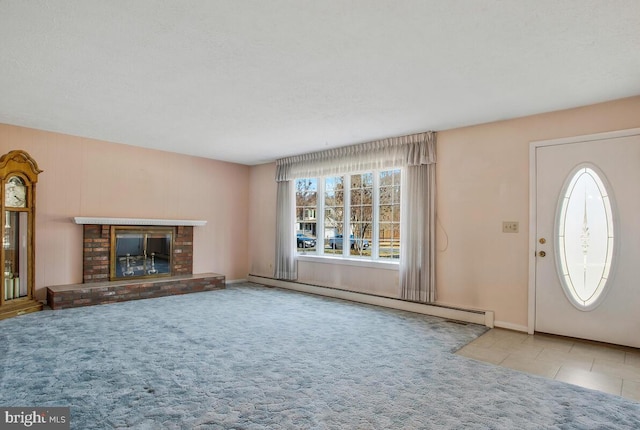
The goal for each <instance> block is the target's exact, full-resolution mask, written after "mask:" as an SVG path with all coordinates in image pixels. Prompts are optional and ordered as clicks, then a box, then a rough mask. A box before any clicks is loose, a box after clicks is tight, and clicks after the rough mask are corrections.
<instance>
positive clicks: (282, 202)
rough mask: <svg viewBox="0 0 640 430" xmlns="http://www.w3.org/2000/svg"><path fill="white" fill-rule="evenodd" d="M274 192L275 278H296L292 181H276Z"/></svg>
mask: <svg viewBox="0 0 640 430" xmlns="http://www.w3.org/2000/svg"><path fill="white" fill-rule="evenodd" d="M277 187H278V189H277V194H276V265H275V273H274V276H275V278H276V279H286V280H289V281H291V280H295V279H297V278H298V267H297V265H296V260H295V257H296V254H295V252H296V250H295V244H294V242H295V240H294V228H295V227H294V223H293V222H294V219H295V208H294V206H293V205H294V194H293V189H294V187H293V181H291V180H288V181H278V182H277Z"/></svg>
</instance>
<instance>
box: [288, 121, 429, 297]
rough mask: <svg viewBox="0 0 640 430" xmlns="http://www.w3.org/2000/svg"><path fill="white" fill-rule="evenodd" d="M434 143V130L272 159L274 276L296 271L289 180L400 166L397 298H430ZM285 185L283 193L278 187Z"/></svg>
mask: <svg viewBox="0 0 640 430" xmlns="http://www.w3.org/2000/svg"><path fill="white" fill-rule="evenodd" d="M435 144H436V133H435V132H432V131H429V132H425V133H418V134H412V135H408V136H401V137H394V138H389V139H383V140H378V141H374V142H368V143H362V144H358V145H351V146H345V147H341V148H335V149H328V150H326V151H320V152H314V153H309V154H303V155H297V156H294V157H288V158H282V159H280V160H278V161H277V162H276V181H277V182H278V203H277V205H278V214H277V217H278V219H277V226H278V227H277V231H276V234H277V239H276V243H277V249H276V277H277V278H280V279H295V275H296V269H295V255H296V254H295V248H294V245H293V242H294V241H293V233H294V232H293V225H294V216H295V214H294V211H295V209H294V208H293V207H292V205H293V188H294V187H293V185H292V184H293V182H292V181H293V180H294V179H296V178H309V177H318V176H326V175H333V174H343V173H349V172H358V171H366V170H371V169H385V168H398V167H403V168H404V170H403V185H402V198H403V201H402V207H401V214H402V215H401V216H402V220H401V225H400V231H401V233H400V234H401V243H402V244H401V250H400V253H401V255H400V287H401V289H400V290H401V293H400V296H401V298H403V299H405V300H412V301H418V302H432V301H434V300H435V282H434V279H435V276H434V268H435V267H434V261H435V255H434V249H435V234H434V229H435V221H434V220H435V163H436V153H435ZM285 183H287V184H288V188H287V191H286V192H285V191H284V189H283V188H282V187H284V185H282V184H285ZM285 194H287V195H290V197H289V205H290V206H288V207H287V206H285V204H286V203H285V202H281V196H284V195H285ZM282 198H284V197H282ZM281 231H282V234H283V236H281V233H280V232H281ZM288 235H291V236H288ZM288 238H290V239H288ZM278 267H280V269H278ZM285 276H294V278H287V277H285Z"/></svg>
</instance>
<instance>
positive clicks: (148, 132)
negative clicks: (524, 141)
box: [0, 0, 640, 165]
mask: <svg viewBox="0 0 640 430" xmlns="http://www.w3.org/2000/svg"><path fill="white" fill-rule="evenodd" d="M638 94H640V1H638V0H608V1H605V0H536V1H525V0H519V1H516V0H446V1H445V0H323V1H318V0H268V1H267V0H191V1H179V0H174V1H169V0H73V1H72V0H50V1H45V0H31V1H24V0H0V122H1V123H8V124H15V125H21V126H27V127H33V128H37V129H42V130H51V131H57V132H62V133H68V134H73V135H79V136H85V137H92V138H97V139H102V140H107V141H112V142H119V143H126V144H130V145H136V146H142V147H148V148H156V149H161V150H167V151H173V152H179V153H185V154H191V155H197V156H202V157H208V158H214V159H219V160H225V161H232V162H238V163H243V164H248V165H253V164H258V163H262V162H268V161H272V160H274V159H276V158H279V157H283V156H289V155H294V154H300V153H304V152H309V151H313V150H319V149H325V148H329V147H335V146H342V145H348V144H353V143H359V142H365V141H370V140H375V139H380V138H385V137H391V136H398V135H403V134H410V133H415V132H420V131H426V130H445V129H449V128H455V127H461V126H465V125H472V124H478V123H483V122H490V121H495V120H500V119H506V118H513V117H519V116H523V115H529V114H535V113H540V112H547V111H552V110H558V109H564V108H570V107H574V106H582V105H587V104H591V103H596V102H601V101H606V100H612V99H617V98H622V97H626V96H632V95H638ZM639 114H640V113H639Z"/></svg>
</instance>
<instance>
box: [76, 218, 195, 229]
mask: <svg viewBox="0 0 640 430" xmlns="http://www.w3.org/2000/svg"><path fill="white" fill-rule="evenodd" d="M73 221H74V222H75V223H76V224H102V225H169V226H179V225H186V226H193V227H198V226H203V225H206V224H207V222H206V221H202V220H193V219H153V218H102V217H82V216H77V217H74V218H73Z"/></svg>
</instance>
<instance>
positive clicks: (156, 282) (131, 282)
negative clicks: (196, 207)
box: [47, 218, 226, 309]
mask: <svg viewBox="0 0 640 430" xmlns="http://www.w3.org/2000/svg"><path fill="white" fill-rule="evenodd" d="M96 220H97V222H102V223H100V224H98V223H96ZM75 221H76V223H77V224H83V253H82V254H83V264H82V283H81V284H71V285H57V286H51V287H47V304H48V305H49V306H50V307H51V308H52V309H64V308H71V307H78V306H91V305H98V304H107V303H115V302H122V301H128V300H138V299H147V298H154V297H163V296H169V295H175V294H187V293H194V292H201V291H210V290H219V289H223V288H225V285H226V280H225V277H224V275H220V274H217V273H204V274H199V275H194V274H193V226H197V225H204V223H205V222H204V221H182V220H177V221H176V220H137V219H119V218H105V219H91V221H93V222H87V219H83V218H75ZM105 221H110V222H105ZM155 221H157V222H158V224H157V225H162V226H168V225H171V224H173V228H174V229H175V230H174V233H173V247H172V251H171V276H166V275H164V276H162V277H145V278H142V279H140V278H139V279H122V278H121V279H119V280H110V248H111V243H112V241H111V232H112V228H111V226H112V225H147V226H153V225H156V224H154V222H155ZM185 224H187V225H185Z"/></svg>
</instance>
